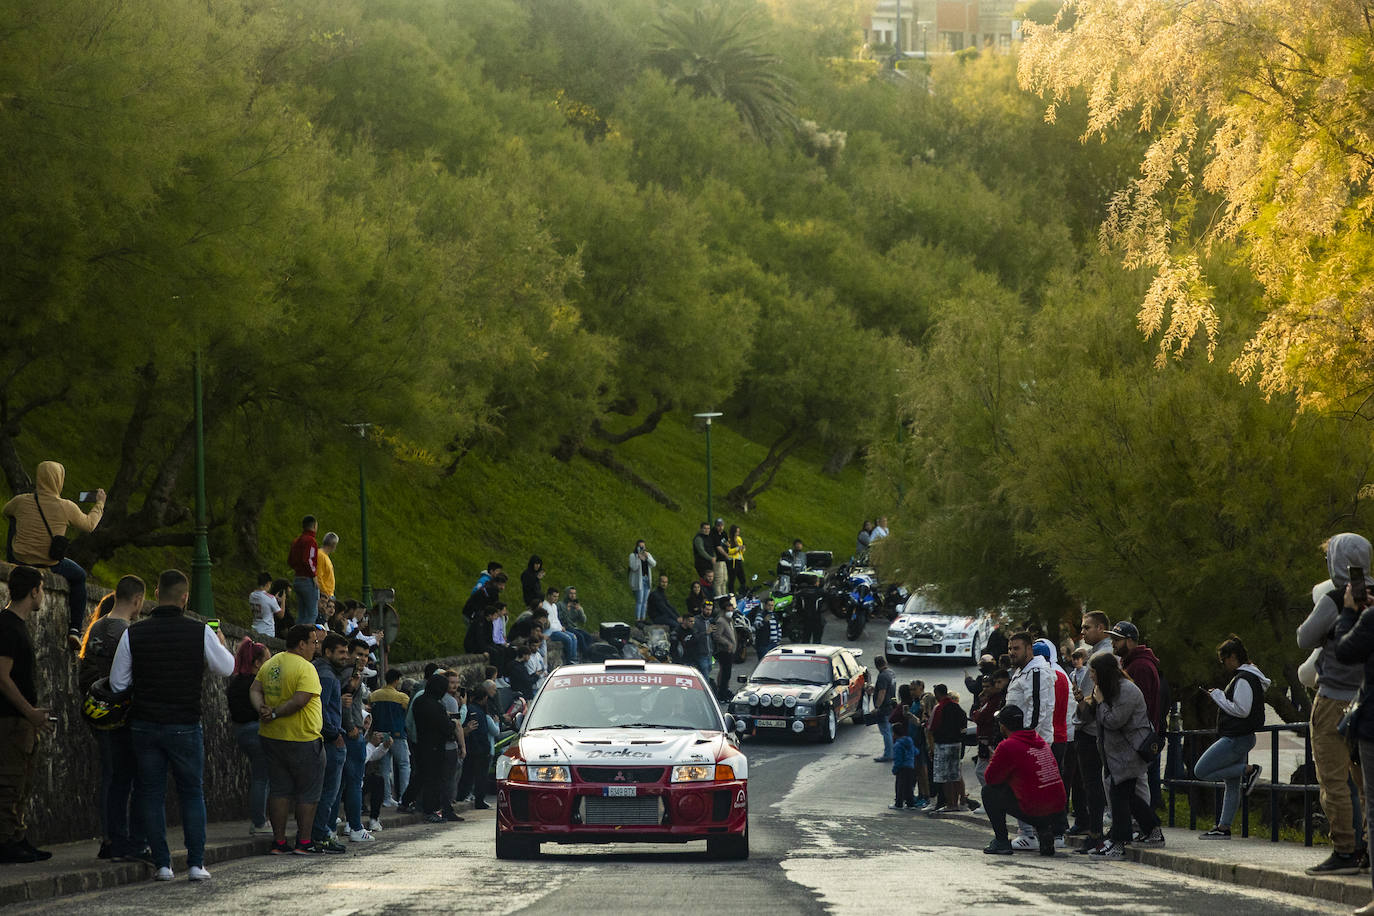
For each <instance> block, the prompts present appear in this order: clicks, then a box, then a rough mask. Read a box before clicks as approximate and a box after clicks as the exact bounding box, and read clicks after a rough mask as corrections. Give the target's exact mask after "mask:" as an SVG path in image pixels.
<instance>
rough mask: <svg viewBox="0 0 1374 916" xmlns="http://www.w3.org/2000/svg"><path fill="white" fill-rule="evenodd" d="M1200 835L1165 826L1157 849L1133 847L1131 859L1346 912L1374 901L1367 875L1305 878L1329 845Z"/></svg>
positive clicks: (1323, 858) (1191, 831) (1328, 851)
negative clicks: (1310, 900)
mask: <svg viewBox="0 0 1374 916" xmlns="http://www.w3.org/2000/svg"><path fill="white" fill-rule="evenodd" d="M1199 832H1200V831H1193V830H1186V829H1183V828H1180V827H1165V828H1164V837H1165V845H1164V846H1163V847H1162V848H1153V847H1148V846H1134V847H1132V848H1131V850H1130V855H1131V858H1132V859H1134V860H1135V861H1137V862H1140V863H1142V864H1145V865H1153V866H1155V867H1156V868H1165V869H1168V870H1170V871H1176V872H1181V873H1183V874H1188V875H1195V876H1197V877H1199V878H1207V879H1210V880H1213V881H1224V882H1227V883H1229V884H1239V885H1243V886H1245V887H1255V888H1261V889H1263V890H1270V891H1280V892H1282V893H1285V894H1297V895H1299V896H1303V897H1315V898H1317V899H1320V900H1330V901H1332V902H1334V903H1341V904H1347V905H1349V906H1351V907H1360V906H1364V905H1365V904H1366V903H1369V901H1370V900H1371V899H1374V891H1371V889H1370V876H1369V872H1361V873H1360V874H1358V875H1325V876H1321V877H1314V876H1312V875H1309V874H1305V873H1304V871H1303V870H1304V869H1307V868H1310V867H1312V866H1313V865H1316V864H1317V863H1319V862H1322V861H1324V860H1325V859H1326V857H1327V856H1329V855H1330V854H1331V847H1330V846H1313V847H1307V846H1301V845H1299V844H1297V843H1285V842H1283V841H1279V842H1277V843H1274V842H1271V841H1270V840H1269V839H1268V838H1267V837H1265V838H1259V837H1250V838H1249V839H1241V837H1240V835H1239V833H1237V835H1236V836H1235V837H1233V838H1232V839H1229V840H1202V839H1199V838H1198V833H1199Z"/></svg>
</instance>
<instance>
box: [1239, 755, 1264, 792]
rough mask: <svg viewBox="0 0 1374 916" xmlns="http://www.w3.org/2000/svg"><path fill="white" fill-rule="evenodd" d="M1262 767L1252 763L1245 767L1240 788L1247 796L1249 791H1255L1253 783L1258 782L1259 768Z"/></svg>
mask: <svg viewBox="0 0 1374 916" xmlns="http://www.w3.org/2000/svg"><path fill="white" fill-rule="evenodd" d="M1262 769H1264V767H1262V766H1259V765H1258V764H1254V763H1252V764H1250V765H1249V766H1248V767H1246V768H1245V775H1244V776H1243V777H1242V778H1241V782H1240V784H1241V788H1242V789H1244V790H1245V795H1246V797H1247V798H1248V797H1249V795H1250V793H1251V792H1253V791H1255V783H1257V782H1259V775H1260V770H1262Z"/></svg>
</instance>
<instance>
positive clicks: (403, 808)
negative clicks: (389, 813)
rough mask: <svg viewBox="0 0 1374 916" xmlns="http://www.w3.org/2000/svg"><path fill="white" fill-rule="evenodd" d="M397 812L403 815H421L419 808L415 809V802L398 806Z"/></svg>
mask: <svg viewBox="0 0 1374 916" xmlns="http://www.w3.org/2000/svg"><path fill="white" fill-rule="evenodd" d="M396 810H397V811H399V812H400V813H401V814H419V813H420V810H419V809H418V808H416V807H415V803H414V802H410V803H408V804H404V805H397V806H396Z"/></svg>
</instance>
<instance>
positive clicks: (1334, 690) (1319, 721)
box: [1298, 532, 1370, 875]
mask: <svg viewBox="0 0 1374 916" xmlns="http://www.w3.org/2000/svg"><path fill="white" fill-rule="evenodd" d="M1324 546H1325V553H1326V565H1327V571H1328V572H1329V573H1330V575H1331V578H1330V579H1328V580H1327V581H1326V582H1322V583H1320V584H1318V585H1316V586H1315V587H1314V588H1313V589H1312V602H1313V604H1312V612H1311V613H1310V614H1308V615H1307V619H1306V620H1304V621H1303V622H1302V623H1301V624H1300V625H1299V626H1298V648H1300V649H1306V650H1308V651H1311V650H1313V649H1316V648H1318V647H1320V648H1321V652H1320V654H1319V655H1318V656H1317V696H1316V698H1315V699H1313V701H1312V715H1311V720H1310V722H1309V725H1308V728H1309V734H1310V735H1311V739H1312V763H1313V765H1314V766H1315V767H1316V770H1317V783H1318V785H1319V786H1320V787H1321V803H1322V810H1323V811H1325V812H1326V819H1327V823H1328V824H1329V825H1330V827H1329V829H1330V833H1331V845H1332V846H1334V847H1335V850H1334V851H1333V852H1332V853H1331V855H1330V856H1328V857H1327V858H1326V860H1325V861H1323V862H1321V863H1319V864H1317V865H1313V866H1312V867H1311V868H1309V869H1307V873H1308V874H1309V875H1353V874H1356V873H1358V872H1359V870H1360V867H1361V864H1363V865H1365V866H1366V867H1367V866H1368V864H1369V850H1368V846H1367V845H1366V843H1365V832H1364V830H1362V829H1361V827H1360V826H1359V825H1360V814H1359V811H1360V797H1359V793H1358V792H1356V793H1355V794H1354V795H1353V796H1352V794H1351V791H1350V779H1351V777H1352V776H1353V777H1354V779H1355V785H1357V786H1358V785H1359V780H1360V767H1359V764H1357V763H1354V762H1352V761H1351V759H1350V748H1349V747H1348V746H1347V745H1346V742H1345V736H1343V735H1342V734H1341V733H1340V731H1339V730H1338V727H1337V726H1338V725H1339V724H1340V721H1341V717H1342V716H1343V715H1344V714H1345V708H1346V706H1347V705H1348V704H1349V703H1350V701H1351V700H1353V699H1355V697H1356V695H1357V694H1358V693H1359V691H1360V683H1361V681H1363V679H1364V665H1363V664H1361V663H1359V662H1350V663H1347V662H1342V661H1341V660H1340V659H1338V658H1337V657H1336V639H1335V631H1336V623H1337V622H1338V621H1339V619H1340V614H1341V607H1342V606H1343V605H1344V604H1345V589H1346V586H1347V585H1349V584H1351V571H1352V570H1355V571H1361V570H1368V569H1369V564H1370V544H1369V541H1368V540H1366V539H1365V538H1363V537H1361V536H1360V535H1358V534H1353V533H1350V532H1345V533H1343V534H1338V535H1336V536H1334V537H1332V538H1331V539H1330V540H1328V541H1327V542H1326V544H1325V545H1324Z"/></svg>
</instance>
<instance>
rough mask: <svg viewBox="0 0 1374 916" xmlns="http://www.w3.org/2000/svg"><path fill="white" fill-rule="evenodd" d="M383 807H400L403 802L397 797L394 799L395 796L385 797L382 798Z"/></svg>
mask: <svg viewBox="0 0 1374 916" xmlns="http://www.w3.org/2000/svg"><path fill="white" fill-rule="evenodd" d="M382 807H383V808H399V807H401V803H400V801H398V800H397V799H394V798H384V799H382Z"/></svg>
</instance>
